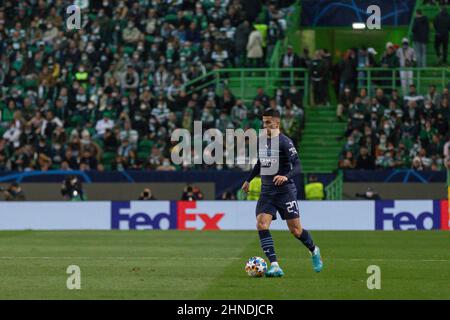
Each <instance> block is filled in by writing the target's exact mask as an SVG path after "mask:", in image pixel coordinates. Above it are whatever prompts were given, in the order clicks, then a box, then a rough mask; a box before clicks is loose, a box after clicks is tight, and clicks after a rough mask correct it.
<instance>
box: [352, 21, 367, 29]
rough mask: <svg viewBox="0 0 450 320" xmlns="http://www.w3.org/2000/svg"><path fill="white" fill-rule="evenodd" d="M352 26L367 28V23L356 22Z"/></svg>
mask: <svg viewBox="0 0 450 320" xmlns="http://www.w3.org/2000/svg"><path fill="white" fill-rule="evenodd" d="M352 28H353V29H356V30H360V29H365V28H366V24H365V23H362V22H354V23H353V24H352Z"/></svg>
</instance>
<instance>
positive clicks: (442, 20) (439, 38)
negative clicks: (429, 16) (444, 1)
mask: <svg viewBox="0 0 450 320" xmlns="http://www.w3.org/2000/svg"><path fill="white" fill-rule="evenodd" d="M433 25H434V30H435V32H436V35H435V40H434V47H435V50H436V55H437V57H438V59H439V63H443V64H447V55H448V33H449V31H450V16H449V14H448V11H447V8H446V7H445V6H442V8H441V11H440V12H439V14H438V15H437V16H436V17H435V18H434V21H433Z"/></svg>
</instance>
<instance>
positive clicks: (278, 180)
mask: <svg viewBox="0 0 450 320" xmlns="http://www.w3.org/2000/svg"><path fill="white" fill-rule="evenodd" d="M283 147H284V149H285V150H284V151H285V152H286V154H287V155H288V157H289V160H290V162H291V164H292V169H291V170H290V171H289V172H288V173H287V174H286V175H285V176H281V175H278V176H275V177H274V178H273V182H274V184H275V185H276V186H279V185H282V184H283V183H285V182H287V181H288V180H289V179H292V178H294V177H295V176H298V175H299V174H300V173H301V165H300V159H299V158H298V153H297V150H296V149H295V147H294V144H293V143H292V142H289V143H288V144H287V145H285V146H283Z"/></svg>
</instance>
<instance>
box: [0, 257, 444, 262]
mask: <svg viewBox="0 0 450 320" xmlns="http://www.w3.org/2000/svg"><path fill="white" fill-rule="evenodd" d="M31 259H42V260H60V259H73V260H245V258H243V257H241V258H238V257H121V256H119V257H98V256H97V257H86V256H84V257H13V256H3V257H2V256H0V260H31ZM294 259H295V260H309V259H306V258H284V259H283V260H294ZM324 260H325V261H328V262H332V261H369V262H370V261H374V262H375V261H376V262H383V261H386V262H389V261H399V262H450V259H370V258H365V259H362V258H359V259H358V258H348V259H346V258H329V259H327V258H325V259H324Z"/></svg>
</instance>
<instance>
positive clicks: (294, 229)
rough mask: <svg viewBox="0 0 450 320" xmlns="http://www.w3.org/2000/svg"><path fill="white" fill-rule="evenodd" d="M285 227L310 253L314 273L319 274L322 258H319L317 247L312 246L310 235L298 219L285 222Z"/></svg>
mask: <svg viewBox="0 0 450 320" xmlns="http://www.w3.org/2000/svg"><path fill="white" fill-rule="evenodd" d="M287 225H288V228H289V231H290V232H291V233H292V235H293V236H294V237H296V238H297V239H298V240H300V242H301V243H303V245H304V246H305V247H306V248H308V250H309V252H310V253H311V257H312V263H313V268H314V271H316V272H320V271H321V270H322V268H323V262H322V257H321V256H320V249H319V247H318V246H316V245H315V244H314V241H313V239H312V237H311V233H310V232H309V231H308V230H306V229H303V227H302V224H301V223H300V219H299V218H293V219H289V220H287Z"/></svg>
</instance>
